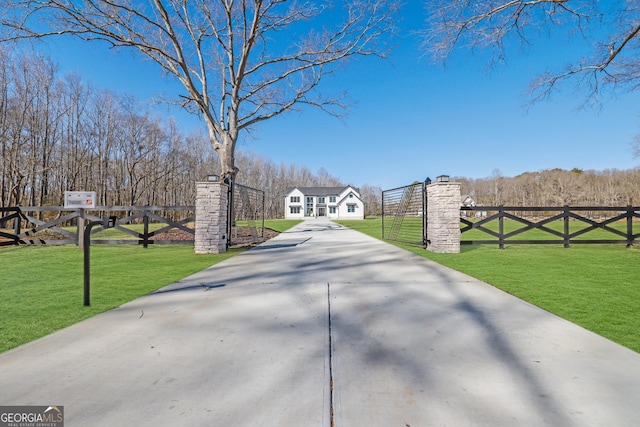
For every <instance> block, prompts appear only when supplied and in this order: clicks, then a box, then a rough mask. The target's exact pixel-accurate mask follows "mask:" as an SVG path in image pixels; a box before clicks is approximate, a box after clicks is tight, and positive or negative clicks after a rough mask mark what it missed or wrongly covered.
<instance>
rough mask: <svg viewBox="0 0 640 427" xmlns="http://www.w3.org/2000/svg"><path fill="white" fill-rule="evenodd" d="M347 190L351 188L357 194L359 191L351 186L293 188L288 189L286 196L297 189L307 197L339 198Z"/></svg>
mask: <svg viewBox="0 0 640 427" xmlns="http://www.w3.org/2000/svg"><path fill="white" fill-rule="evenodd" d="M347 188H351V189H353V190H355V191H356V192H357V191H358V190H357V189H355V188H353V187H352V186H350V185H347V186H345V187H293V188H287V193H286V194H287V195H289V193H291V192H292V191H293V190H296V189H297V190H300V192H301V193H302V194H304V195H305V196H321V197H327V196H339V195H340V194H342V192H343V191H344V190H346V189H347Z"/></svg>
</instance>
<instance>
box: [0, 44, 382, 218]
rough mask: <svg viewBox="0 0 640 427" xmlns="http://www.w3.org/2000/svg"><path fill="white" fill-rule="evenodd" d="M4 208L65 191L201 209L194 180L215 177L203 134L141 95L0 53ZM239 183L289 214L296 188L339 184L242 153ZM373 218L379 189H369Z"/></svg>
mask: <svg viewBox="0 0 640 427" xmlns="http://www.w3.org/2000/svg"><path fill="white" fill-rule="evenodd" d="M0 150H1V154H2V156H1V158H0V175H1V177H0V203H1V205H2V207H7V206H20V205H22V206H61V205H62V204H63V202H64V192H65V191H67V190H68V191H96V193H97V203H98V205H101V206H134V205H135V206H146V205H149V206H185V205H194V204H195V182H197V181H202V180H204V179H205V177H206V176H207V175H208V174H212V173H214V174H219V173H220V166H219V164H220V163H219V161H218V158H217V153H216V152H215V151H214V150H213V148H212V147H211V144H210V143H209V138H208V136H207V135H206V134H204V133H203V132H197V131H195V132H192V133H189V134H185V133H184V132H183V131H182V130H181V129H180V128H179V126H178V124H177V123H176V121H175V120H173V119H172V118H171V117H166V116H163V115H160V114H157V113H155V112H154V111H153V110H152V109H151V108H150V107H149V106H148V105H147V104H145V103H143V102H141V101H139V100H137V99H136V98H134V97H132V96H130V95H126V94H124V95H123V94H118V93H116V92H113V91H110V90H101V89H97V88H95V87H93V86H92V85H91V84H89V83H87V82H85V81H83V80H82V79H81V78H80V77H79V76H78V75H74V74H69V75H61V74H60V72H59V70H58V67H57V66H56V64H55V63H54V62H53V61H52V60H51V59H50V58H48V57H46V56H44V55H41V54H28V55H27V54H10V53H9V52H6V51H0ZM236 162H237V165H238V168H239V169H240V170H241V171H242V172H241V173H240V174H239V175H238V177H237V181H238V182H240V183H243V184H245V185H248V186H251V187H255V188H259V189H262V190H265V192H266V199H267V200H266V215H267V216H268V217H269V218H279V217H282V216H283V215H284V195H285V193H286V191H287V189H288V188H290V187H294V186H342V185H344V184H343V183H342V182H341V181H340V179H338V178H336V177H334V176H332V175H330V174H329V173H328V172H327V171H326V170H324V169H322V170H320V171H318V172H317V173H313V172H312V171H310V170H309V169H308V168H306V167H299V166H296V165H286V164H276V163H274V162H273V161H271V160H268V159H266V158H264V157H263V156H260V155H257V154H255V153H251V152H249V151H240V152H238V153H237V155H236ZM363 190H364V192H365V194H364V195H365V196H366V198H367V199H368V200H369V202H368V205H369V206H370V211H369V213H370V214H372V213H375V212H376V209H378V208H377V206H379V203H378V202H376V200H377V197H376V196H375V195H376V194H378V193H380V189H379V188H375V187H371V186H364V188H363Z"/></svg>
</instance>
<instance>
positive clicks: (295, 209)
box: [289, 206, 300, 214]
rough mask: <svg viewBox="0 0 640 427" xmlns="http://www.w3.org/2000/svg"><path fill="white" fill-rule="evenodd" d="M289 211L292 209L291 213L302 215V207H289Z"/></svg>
mask: <svg viewBox="0 0 640 427" xmlns="http://www.w3.org/2000/svg"><path fill="white" fill-rule="evenodd" d="M289 209H291V213H292V214H299V213H300V206H289Z"/></svg>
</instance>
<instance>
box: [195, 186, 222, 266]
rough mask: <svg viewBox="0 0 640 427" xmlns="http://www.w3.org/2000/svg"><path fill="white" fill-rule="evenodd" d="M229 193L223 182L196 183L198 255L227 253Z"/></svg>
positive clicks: (196, 242)
mask: <svg viewBox="0 0 640 427" xmlns="http://www.w3.org/2000/svg"><path fill="white" fill-rule="evenodd" d="M228 191H229V186H228V185H227V184H225V183H223V182H196V237H195V252H196V253H197V254H219V253H222V252H226V251H227V237H228V236H227V214H228V210H227V206H228Z"/></svg>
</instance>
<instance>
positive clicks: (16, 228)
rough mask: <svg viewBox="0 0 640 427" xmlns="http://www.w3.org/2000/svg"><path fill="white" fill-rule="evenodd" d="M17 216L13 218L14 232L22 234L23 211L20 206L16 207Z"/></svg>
mask: <svg viewBox="0 0 640 427" xmlns="http://www.w3.org/2000/svg"><path fill="white" fill-rule="evenodd" d="M16 214H17V215H16V217H15V219H14V220H13V234H15V235H16V236H18V235H19V234H20V223H21V222H22V211H21V210H20V208H16Z"/></svg>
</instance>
